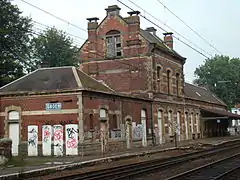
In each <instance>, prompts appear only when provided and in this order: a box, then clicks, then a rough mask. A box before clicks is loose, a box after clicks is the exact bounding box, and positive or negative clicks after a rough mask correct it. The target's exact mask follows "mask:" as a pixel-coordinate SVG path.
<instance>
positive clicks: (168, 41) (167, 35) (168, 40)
mask: <svg viewBox="0 0 240 180" xmlns="http://www.w3.org/2000/svg"><path fill="white" fill-rule="evenodd" d="M163 35H164V44H166V45H167V46H168V47H169V48H171V49H173V37H172V35H173V33H172V32H166V33H163Z"/></svg>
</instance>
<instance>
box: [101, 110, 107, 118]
mask: <svg viewBox="0 0 240 180" xmlns="http://www.w3.org/2000/svg"><path fill="white" fill-rule="evenodd" d="M100 119H103V120H105V119H107V111H106V109H100Z"/></svg>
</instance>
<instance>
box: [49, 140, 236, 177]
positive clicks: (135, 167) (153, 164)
mask: <svg viewBox="0 0 240 180" xmlns="http://www.w3.org/2000/svg"><path fill="white" fill-rule="evenodd" d="M237 147H240V143H239V141H236V142H235V141H234V142H230V143H226V144H223V145H220V146H219V148H216V147H215V148H211V149H207V150H202V151H197V152H193V153H188V154H183V155H180V156H177V157H171V158H167V159H154V160H150V161H145V162H140V163H133V164H129V165H121V166H117V167H113V168H109V169H102V170H97V171H91V172H87V173H79V174H73V175H68V176H63V177H57V178H51V179H55V180H61V179H72V180H73V179H74V180H80V179H84V180H96V179H104V180H105V179H106V180H107V179H111V180H113V179H124V178H126V177H134V176H136V175H139V174H143V173H148V172H151V171H153V170H156V169H162V168H169V167H170V166H172V165H176V164H181V163H185V162H187V161H191V160H194V159H198V158H201V157H207V156H211V155H212V154H215V153H220V152H223V151H229V150H231V149H235V148H237Z"/></svg>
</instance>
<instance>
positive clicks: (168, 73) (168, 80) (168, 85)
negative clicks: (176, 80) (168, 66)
mask: <svg viewBox="0 0 240 180" xmlns="http://www.w3.org/2000/svg"><path fill="white" fill-rule="evenodd" d="M167 91H168V94H171V71H170V70H167Z"/></svg>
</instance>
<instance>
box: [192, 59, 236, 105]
mask: <svg viewBox="0 0 240 180" xmlns="http://www.w3.org/2000/svg"><path fill="white" fill-rule="evenodd" d="M194 73H195V75H196V76H197V79H195V80H194V83H195V84H198V85H204V86H207V87H208V88H209V89H210V90H211V91H213V92H214V93H215V94H216V95H217V96H218V97H219V98H220V99H222V100H223V101H224V102H225V103H226V104H227V105H228V107H229V108H230V107H233V106H234V105H236V104H238V103H240V59H239V58H232V59H231V58H230V57H228V56H218V55H216V56H215V57H213V58H212V59H207V60H206V61H205V64H203V65H201V66H200V67H198V68H196V70H195V72H194Z"/></svg>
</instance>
